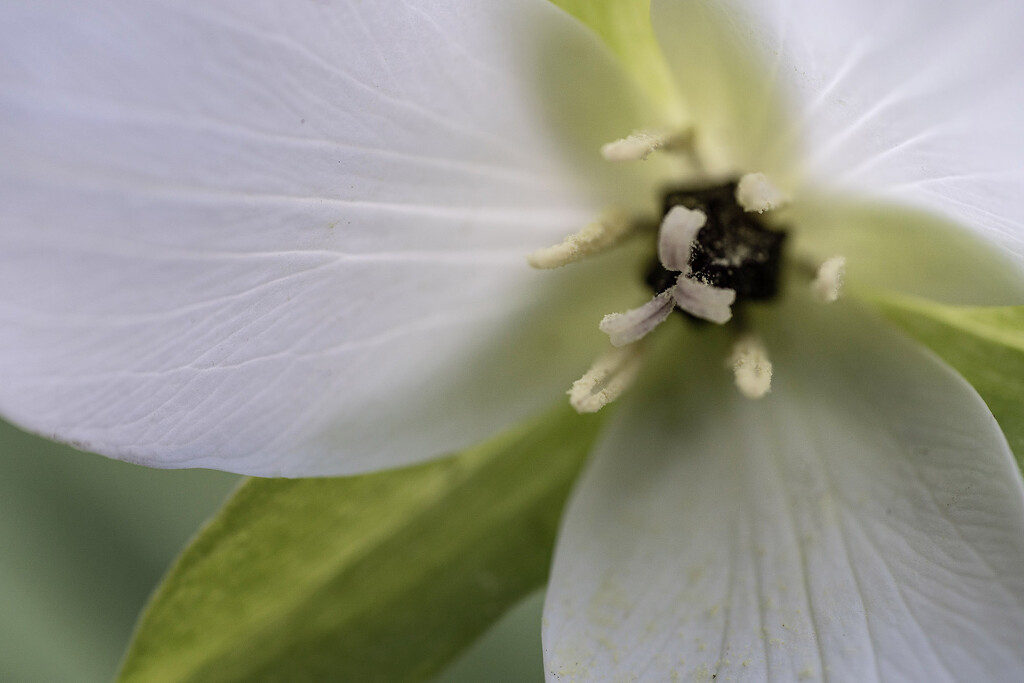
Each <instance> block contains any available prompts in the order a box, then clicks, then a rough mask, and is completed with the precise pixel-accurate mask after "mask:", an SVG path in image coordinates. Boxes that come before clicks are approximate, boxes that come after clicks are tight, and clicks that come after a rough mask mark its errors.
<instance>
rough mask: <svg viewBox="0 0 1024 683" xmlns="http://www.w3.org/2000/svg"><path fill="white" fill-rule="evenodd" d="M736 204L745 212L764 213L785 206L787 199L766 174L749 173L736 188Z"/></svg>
mask: <svg viewBox="0 0 1024 683" xmlns="http://www.w3.org/2000/svg"><path fill="white" fill-rule="evenodd" d="M736 203H737V204H739V205H740V206H742V207H743V210H744V211H750V212H752V211H756V212H757V213H764V212H765V211H769V210H771V209H777V208H779V207H780V206H782V205H783V204H785V203H786V197H785V195H783V194H782V191H781V190H779V188H777V187H775V186H774V185H772V183H771V181H770V180H768V178H767V176H765V174H764V173H748V174H746V175H745V176H743V177H741V178H740V181H739V183H738V184H737V186H736Z"/></svg>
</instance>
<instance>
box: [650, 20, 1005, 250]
mask: <svg viewBox="0 0 1024 683" xmlns="http://www.w3.org/2000/svg"><path fill="white" fill-rule="evenodd" d="M653 4H654V10H655V12H656V17H655V19H656V21H655V26H656V28H659V27H660V28H659V39H660V40H661V41H662V43H663V45H666V44H668V43H669V42H672V41H673V36H674V28H675V26H678V25H679V22H680V21H684V20H685V19H686V18H687V16H688V15H693V14H700V13H705V14H707V13H710V12H712V10H711V9H709V8H710V7H711V6H712V5H713V6H714V10H713V13H714V14H715V17H716V20H717V24H716V25H719V26H723V25H724V26H728V27H729V29H728V30H726V29H720V30H723V31H725V32H726V33H727V34H728V35H729V36H733V38H732V39H733V40H736V38H735V36H741V37H742V43H743V45H744V46H745V47H744V49H745V50H746V53H745V56H746V57H747V59H748V61H750V60H753V63H755V64H758V65H759V66H761V67H762V68H761V69H760V74H761V75H760V78H761V80H762V82H767V83H769V87H770V88H772V89H774V90H775V91H777V93H778V94H779V96H780V97H782V98H784V99H785V100H786V105H787V112H786V119H788V123H785V124H784V125H781V126H776V127H773V128H767V129H764V130H766V131H767V133H766V135H768V136H774V138H775V145H774V149H775V150H776V152H777V153H778V154H781V155H782V156H783V157H785V156H787V155H791V154H793V150H794V149H795V147H796V146H797V145H799V147H800V148H801V149H803V150H804V152H803V154H804V156H805V159H804V163H803V165H802V171H801V175H802V176H803V178H804V179H805V182H807V183H809V184H813V185H824V186H826V187H830V188H837V187H838V188H843V189H844V190H851V189H853V190H864V191H866V192H870V193H871V194H872V195H879V194H881V195H884V196H885V197H886V198H888V199H893V200H897V201H900V202H903V203H911V204H913V205H914V206H917V207H921V208H926V209H931V210H934V211H937V212H939V213H940V215H942V216H945V217H947V218H951V219H953V220H955V221H956V222H958V223H962V224H964V225H967V226H970V227H972V228H975V229H977V230H979V231H981V232H982V233H983V234H984V235H986V236H987V237H989V238H991V239H993V240H995V241H997V242H998V243H1000V244H1001V245H1002V246H1003V247H1005V248H1007V249H1008V250H1009V251H1010V252H1011V253H1012V254H1013V255H1014V256H1015V257H1016V258H1017V261H1018V263H1019V262H1020V260H1021V259H1022V258H1024V200H1022V198H1021V197H1022V195H1021V193H1020V191H1019V188H1020V187H1021V186H1022V185H1024V165H1022V164H1021V163H1020V158H1021V156H1022V154H1024V127H1022V126H1021V125H1020V117H1019V115H1018V113H1019V112H1020V111H1021V110H1022V109H1024V44H1022V43H1021V41H1020V39H1019V35H1020V32H1021V30H1022V29H1024V5H1021V4H1020V3H1013V2H1003V1H1001V0H984V1H982V2H972V1H970V0H956V1H955V2H946V3H943V4H942V6H941V7H937V6H936V5H935V3H932V2H928V1H927V0H899V1H897V2H891V1H886V0H866V1H864V2H847V3H837V2H820V1H817V0H724V1H718V0H716V1H715V2H714V3H712V2H710V1H709V0H654V3H653ZM669 20H672V21H673V22H674V23H669ZM673 45H674V47H672V48H666V52H667V53H670V54H671V53H672V52H673V51H674V53H675V57H674V61H673V63H671V64H670V66H671V67H672V68H674V69H678V70H681V71H682V72H683V73H689V72H690V71H692V70H694V69H695V65H699V64H701V60H702V59H703V55H702V53H701V52H700V51H698V49H697V47H694V48H692V49H691V48H690V46H688V45H687V43H686V42H683V41H675V42H674V43H673ZM698 47H699V46H698ZM734 52H735V50H734ZM715 59H717V60H718V61H721V60H722V58H721V57H717V58H715ZM719 73H722V74H724V75H725V76H726V77H729V76H730V74H729V73H728V72H723V71H719ZM748 80H751V79H749V78H748ZM753 81H754V83H755V86H756V87H754V88H753V89H750V88H748V91H752V92H754V93H756V92H759V88H763V87H764V86H763V85H762V84H761V83H760V82H758V81H757V80H756V79H753ZM744 87H745V86H744V85H743V83H742V82H740V81H739V80H738V79H736V78H735V77H732V82H731V83H730V84H726V85H719V84H713V87H712V89H714V88H718V89H723V90H726V91H728V92H731V93H733V94H735V93H737V92H739V93H740V94H741V95H740V96H742V97H743V98H745V101H748V102H749V101H751V98H752V97H753V95H751V94H750V92H747V93H746V94H743V93H744V91H743V90H742V89H743V88H744ZM682 95H683V97H684V98H687V97H689V98H700V97H702V96H703V95H702V93H700V92H693V91H689V92H687V91H686V90H685V89H684V91H683V93H682ZM745 114H746V112H745V111H744V109H742V108H741V109H739V110H738V111H737V112H735V113H734V114H733V120H735V118H736V117H737V116H744V115H745ZM710 125H712V126H720V125H722V124H720V123H719V122H713V123H712V124H710ZM764 135H765V134H763V135H762V138H763V137H764ZM758 144H767V143H765V141H764V140H763V139H761V140H759V141H758ZM763 156H765V157H768V158H770V157H771V156H772V155H771V154H766V155H763ZM742 160H745V159H742ZM748 170H749V169H748ZM753 170H761V169H753Z"/></svg>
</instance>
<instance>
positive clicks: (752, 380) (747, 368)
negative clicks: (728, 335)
mask: <svg viewBox="0 0 1024 683" xmlns="http://www.w3.org/2000/svg"><path fill="white" fill-rule="evenodd" d="M730 362H731V364H732V372H733V376H734V377H735V380H736V388H737V389H739V390H740V393H741V394H743V395H744V396H746V397H747V398H750V399H758V398H763V397H764V396H765V395H767V394H768V392H770V391H771V390H772V362H771V361H770V360H768V352H767V351H766V350H765V348H764V346H763V345H762V344H761V342H760V341H759V340H758V339H757V338H756V337H753V336H749V335H748V336H745V337H742V338H741V339H739V340H738V341H737V342H736V345H735V346H733V349H732V356H731V358H730Z"/></svg>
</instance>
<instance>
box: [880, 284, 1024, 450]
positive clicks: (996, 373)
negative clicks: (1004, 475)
mask: <svg viewBox="0 0 1024 683" xmlns="http://www.w3.org/2000/svg"><path fill="white" fill-rule="evenodd" d="M876 302H877V304H878V305H879V306H880V307H881V309H882V312H883V313H885V315H886V316H888V317H889V318H890V319H891V320H892V321H893V322H895V323H896V324H898V325H899V326H900V327H902V328H903V329H904V330H906V331H907V332H908V333H910V334H911V335H912V336H913V337H914V338H916V339H917V340H918V341H920V342H921V343H923V344H925V345H926V346H928V347H929V348H930V349H931V350H932V351H934V352H935V353H937V354H938V355H939V356H940V357H942V359H943V360H945V361H946V362H947V363H949V364H950V365H951V366H953V367H954V368H955V369H956V370H957V371H958V372H959V373H960V374H961V375H963V377H964V379H966V380H967V381H968V382H970V383H971V384H972V385H973V386H974V389H975V390H976V391H977V392H978V393H979V394H980V395H981V397H982V398H983V399H984V400H985V403H987V404H988V407H989V410H991V411H992V414H993V415H994V416H995V418H996V420H997V421H998V422H999V425H1000V427H1002V429H1003V433H1004V434H1005V435H1006V440H1007V441H1008V442H1009V444H1010V448H1011V449H1013V452H1014V454H1015V455H1016V456H1017V462H1018V464H1020V465H1021V466H1022V467H1024V306H999V307H968V306H948V305H945V304H939V303H936V302H934V301H928V300H925V299H917V298H911V297H905V296H896V295H887V296H885V297H879V298H877V299H876Z"/></svg>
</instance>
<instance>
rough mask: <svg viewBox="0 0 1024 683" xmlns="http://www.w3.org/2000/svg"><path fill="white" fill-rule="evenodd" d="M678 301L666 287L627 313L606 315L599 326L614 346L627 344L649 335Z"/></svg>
mask: <svg viewBox="0 0 1024 683" xmlns="http://www.w3.org/2000/svg"><path fill="white" fill-rule="evenodd" d="M675 306H676V302H675V299H673V298H672V290H669V289H666V290H665V291H664V292H662V293H661V294H658V295H657V296H655V297H654V298H653V299H651V300H650V301H648V302H647V303H645V304H644V305H643V306H638V307H637V308H634V309H631V310H629V311H626V312H625V313H610V314H608V315H606V316H605V317H604V318H603V319H602V320H601V324H600V325H598V327H599V328H600V329H601V331H602V332H604V333H605V334H607V335H608V337H609V340H610V341H611V343H612V346H625V345H626V344H631V343H632V342H635V341H636V340H638V339H640V338H642V337H644V336H646V335H647V333H648V332H650V331H651V330H653V329H654V328H655V327H657V326H658V325H660V324H661V323H663V322H664V321H665V319H666V318H668V316H669V314H671V313H672V309H673V308H675Z"/></svg>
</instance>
